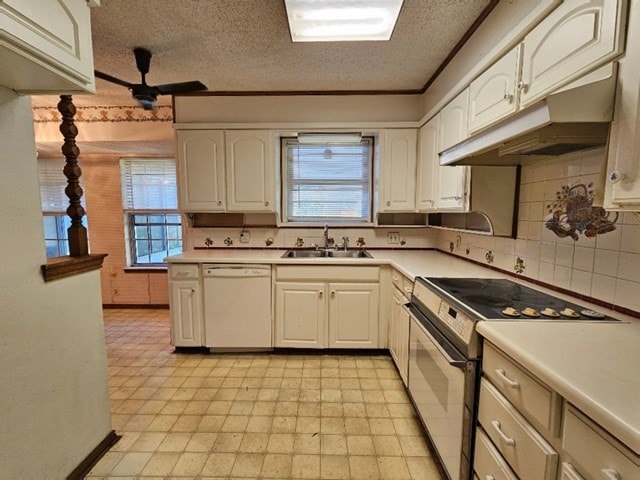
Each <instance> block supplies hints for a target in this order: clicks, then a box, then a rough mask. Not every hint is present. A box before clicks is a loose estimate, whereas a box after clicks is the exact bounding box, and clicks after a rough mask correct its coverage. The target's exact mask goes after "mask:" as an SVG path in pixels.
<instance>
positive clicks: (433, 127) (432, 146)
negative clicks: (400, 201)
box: [416, 116, 440, 212]
mask: <svg viewBox="0 0 640 480" xmlns="http://www.w3.org/2000/svg"><path fill="white" fill-rule="evenodd" d="M439 166H440V164H439V158H438V116H435V117H434V118H432V119H431V120H429V122H427V123H426V124H425V125H424V126H423V127H422V128H421V129H420V131H419V132H418V171H417V175H416V187H417V188H416V190H417V191H416V203H417V205H416V206H417V207H418V210H419V211H421V212H429V211H432V210H435V207H436V195H437V188H436V187H437V183H436V181H437V176H438V167H439Z"/></svg>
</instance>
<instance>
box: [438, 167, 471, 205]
mask: <svg viewBox="0 0 640 480" xmlns="http://www.w3.org/2000/svg"><path fill="white" fill-rule="evenodd" d="M470 175H471V170H470V167H467V166H456V167H448V166H439V167H438V199H437V200H436V209H437V210H456V211H466V210H468V209H469V202H468V195H467V194H468V192H469V189H468V185H469V180H470Z"/></svg>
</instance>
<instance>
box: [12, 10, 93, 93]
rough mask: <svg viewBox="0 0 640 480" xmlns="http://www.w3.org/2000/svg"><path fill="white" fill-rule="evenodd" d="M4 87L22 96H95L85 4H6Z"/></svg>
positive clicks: (89, 27) (88, 11)
mask: <svg viewBox="0 0 640 480" xmlns="http://www.w3.org/2000/svg"><path fill="white" fill-rule="evenodd" d="M0 57H2V61H3V68H2V70H0V85H3V86H5V87H8V88H11V89H13V90H16V91H19V92H33V93H61V94H69V93H72V92H76V91H78V92H90V93H94V92H95V77H94V73H93V49H92V47H91V18H90V10H89V6H88V5H87V2H86V1H85V0H57V1H54V2H29V1H24V0H2V1H0Z"/></svg>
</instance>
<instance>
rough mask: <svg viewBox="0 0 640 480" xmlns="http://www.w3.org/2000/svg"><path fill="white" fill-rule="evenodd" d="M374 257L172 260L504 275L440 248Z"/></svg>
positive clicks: (242, 255)
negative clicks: (365, 267)
mask: <svg viewBox="0 0 640 480" xmlns="http://www.w3.org/2000/svg"><path fill="white" fill-rule="evenodd" d="M367 251H368V252H369V253H370V254H371V255H372V257H373V258H326V257H323V258H281V257H282V255H283V254H284V252H285V250H275V249H274V250H270V249H262V250H249V249H246V250H243V249H233V250H232V249H229V250H226V249H216V250H193V251H190V252H185V253H182V254H180V255H174V256H172V257H168V258H167V259H166V260H167V262H168V263H269V264H277V265H300V264H302V265H392V266H393V267H394V268H396V269H398V270H399V271H400V272H401V273H403V274H404V275H406V276H408V277H410V278H411V279H412V280H413V279H414V278H415V277H417V276H421V275H424V276H434V277H443V276H446V277H473V276H476V277H485V278H486V277H490V278H501V277H504V275H503V274H500V272H496V271H494V270H490V269H487V268H483V267H481V266H479V265H475V264H473V263H470V262H466V261H464V260H461V259H459V258H456V257H454V256H452V255H447V254H444V253H442V252H438V251H436V250H422V251H416V250H405V251H399V250H367Z"/></svg>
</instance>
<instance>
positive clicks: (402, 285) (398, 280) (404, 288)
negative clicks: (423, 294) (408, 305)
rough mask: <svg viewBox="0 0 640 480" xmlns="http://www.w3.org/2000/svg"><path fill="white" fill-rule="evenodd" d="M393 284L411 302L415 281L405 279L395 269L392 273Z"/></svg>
mask: <svg viewBox="0 0 640 480" xmlns="http://www.w3.org/2000/svg"><path fill="white" fill-rule="evenodd" d="M391 283H393V285H394V286H395V287H396V288H397V289H398V290H399V291H400V292H401V293H402V295H404V296H405V298H407V299H409V300H411V294H412V293H413V281H411V280H409V278H407V277H405V276H404V275H403V274H401V273H400V272H399V271H398V270H396V269H393V270H392V271H391Z"/></svg>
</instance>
